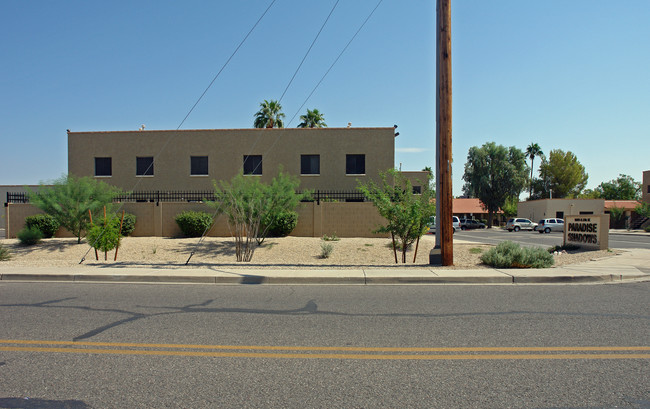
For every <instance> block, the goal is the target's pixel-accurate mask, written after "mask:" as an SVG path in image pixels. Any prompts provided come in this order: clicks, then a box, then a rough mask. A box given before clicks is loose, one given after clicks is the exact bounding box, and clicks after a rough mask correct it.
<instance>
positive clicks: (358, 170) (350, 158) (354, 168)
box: [345, 155, 366, 175]
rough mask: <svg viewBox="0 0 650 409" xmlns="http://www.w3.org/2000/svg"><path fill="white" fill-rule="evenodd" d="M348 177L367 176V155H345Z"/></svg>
mask: <svg viewBox="0 0 650 409" xmlns="http://www.w3.org/2000/svg"><path fill="white" fill-rule="evenodd" d="M345 174H346V175H365V174H366V155H345Z"/></svg>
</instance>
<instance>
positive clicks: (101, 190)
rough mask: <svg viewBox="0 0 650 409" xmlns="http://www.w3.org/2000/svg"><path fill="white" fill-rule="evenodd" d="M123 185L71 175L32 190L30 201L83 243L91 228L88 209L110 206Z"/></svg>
mask: <svg viewBox="0 0 650 409" xmlns="http://www.w3.org/2000/svg"><path fill="white" fill-rule="evenodd" d="M120 192H121V190H120V189H118V188H116V187H113V186H110V185H108V184H106V183H104V182H101V181H98V180H95V179H93V178H91V177H82V178H76V177H74V176H71V175H68V176H63V177H61V178H60V179H57V180H55V181H54V182H52V185H51V186H44V185H41V186H40V188H39V191H38V193H35V192H33V191H31V190H30V197H29V198H30V202H31V203H32V204H34V206H36V207H38V208H39V209H41V210H43V211H44V212H45V213H47V214H49V215H51V216H52V217H54V218H55V219H56V220H57V221H58V222H59V224H60V225H61V226H63V228H65V229H66V230H68V231H69V232H70V233H72V234H74V236H75V237H77V243H81V237H82V236H83V233H84V232H85V231H86V230H87V229H88V226H89V223H90V215H89V214H88V211H89V210H90V211H91V212H93V213H95V212H99V211H100V210H101V209H102V208H103V207H104V206H106V207H107V209H109V212H110V208H111V204H112V201H113V198H114V197H115V196H116V195H118V194H119V193H120Z"/></svg>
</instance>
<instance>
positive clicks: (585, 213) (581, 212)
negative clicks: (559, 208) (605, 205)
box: [558, 212, 594, 217]
mask: <svg viewBox="0 0 650 409" xmlns="http://www.w3.org/2000/svg"><path fill="white" fill-rule="evenodd" d="M580 214H594V212H580ZM558 217H559V216H558Z"/></svg>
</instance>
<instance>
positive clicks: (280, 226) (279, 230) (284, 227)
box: [266, 210, 298, 237]
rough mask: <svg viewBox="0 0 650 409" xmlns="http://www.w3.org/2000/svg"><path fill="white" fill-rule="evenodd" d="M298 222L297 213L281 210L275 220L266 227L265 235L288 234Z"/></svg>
mask: <svg viewBox="0 0 650 409" xmlns="http://www.w3.org/2000/svg"><path fill="white" fill-rule="evenodd" d="M297 224H298V213H296V212H294V211H290V210H289V211H282V212H280V213H279V214H278V215H276V217H275V220H273V222H272V223H271V225H270V226H269V227H268V231H267V234H266V236H267V237H285V236H288V235H289V234H290V233H291V232H292V231H293V229H295V228H296V225H297Z"/></svg>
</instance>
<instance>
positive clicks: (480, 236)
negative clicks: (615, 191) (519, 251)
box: [454, 229, 650, 249]
mask: <svg viewBox="0 0 650 409" xmlns="http://www.w3.org/2000/svg"><path fill="white" fill-rule="evenodd" d="M454 239H455V240H469V241H473V242H477V243H485V244H499V243H501V242H502V241H504V240H511V241H514V242H517V243H519V244H520V245H522V246H539V247H543V248H548V247H552V246H555V245H562V243H563V241H564V236H563V233H562V232H551V233H542V234H540V233H539V232H536V231H532V232H531V231H524V230H521V231H518V232H514V231H513V232H509V231H507V230H503V229H477V230H465V231H457V232H456V233H454ZM609 247H610V248H615V249H628V248H637V249H650V235H648V234H638V235H635V234H613V233H610V235H609Z"/></svg>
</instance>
